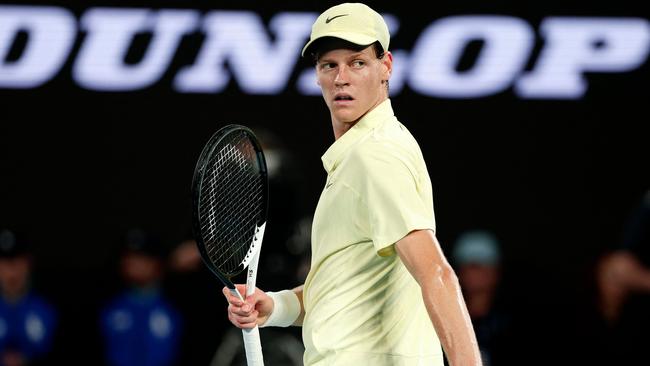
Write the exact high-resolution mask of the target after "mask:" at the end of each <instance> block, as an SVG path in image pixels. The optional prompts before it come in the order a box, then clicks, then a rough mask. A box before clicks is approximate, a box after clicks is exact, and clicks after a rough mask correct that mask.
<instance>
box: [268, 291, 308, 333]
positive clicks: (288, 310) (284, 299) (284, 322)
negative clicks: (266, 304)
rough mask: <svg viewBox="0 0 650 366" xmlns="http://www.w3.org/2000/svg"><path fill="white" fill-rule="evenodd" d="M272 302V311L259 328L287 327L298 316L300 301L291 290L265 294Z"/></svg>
mask: <svg viewBox="0 0 650 366" xmlns="http://www.w3.org/2000/svg"><path fill="white" fill-rule="evenodd" d="M266 295H267V296H268V297H270V298H271V299H272V300H273V311H272V312H271V314H270V315H269V317H268V319H266V322H264V324H262V325H261V326H260V327H262V328H264V327H288V326H290V325H292V324H293V323H294V322H295V321H296V319H298V317H299V316H300V312H301V310H300V300H298V296H297V295H296V294H295V293H294V292H293V291H291V290H282V291H278V292H271V291H268V292H266Z"/></svg>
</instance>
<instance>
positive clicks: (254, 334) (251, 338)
mask: <svg viewBox="0 0 650 366" xmlns="http://www.w3.org/2000/svg"><path fill="white" fill-rule="evenodd" d="M242 333H243V335H244V348H245V349H246V362H247V364H248V366H264V358H263V357H262V342H260V329H259V328H258V327H255V328H253V329H242Z"/></svg>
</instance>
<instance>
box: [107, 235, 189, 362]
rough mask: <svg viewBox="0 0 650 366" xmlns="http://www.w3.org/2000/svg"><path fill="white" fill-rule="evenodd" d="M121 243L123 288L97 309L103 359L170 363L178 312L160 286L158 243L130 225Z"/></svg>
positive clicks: (176, 344)
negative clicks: (130, 227) (102, 341)
mask: <svg viewBox="0 0 650 366" xmlns="http://www.w3.org/2000/svg"><path fill="white" fill-rule="evenodd" d="M124 244H125V245H124V249H123V251H122V253H121V256H120V267H119V268H120V273H121V275H122V278H123V279H124V282H125V285H126V286H127V288H126V290H124V291H123V292H122V293H121V294H119V295H117V296H115V297H114V298H113V299H112V300H111V301H110V302H109V303H108V304H107V305H106V306H105V308H104V309H103V311H102V312H101V330H102V334H103V337H104V345H105V356H106V364H108V365H111V366H165V365H172V364H174V362H176V360H177V354H178V348H179V343H180V339H181V317H180V314H179V313H178V312H177V310H176V309H175V307H174V306H173V305H172V304H171V302H170V301H169V300H168V298H167V297H166V295H165V294H164V293H163V291H162V286H161V281H162V279H163V273H164V269H165V266H164V263H165V251H164V250H163V247H162V243H161V242H160V241H159V240H158V238H156V237H154V236H152V235H150V234H148V233H146V232H144V231H142V230H140V229H133V230H130V231H129V232H128V233H127V235H126V238H125V243H124Z"/></svg>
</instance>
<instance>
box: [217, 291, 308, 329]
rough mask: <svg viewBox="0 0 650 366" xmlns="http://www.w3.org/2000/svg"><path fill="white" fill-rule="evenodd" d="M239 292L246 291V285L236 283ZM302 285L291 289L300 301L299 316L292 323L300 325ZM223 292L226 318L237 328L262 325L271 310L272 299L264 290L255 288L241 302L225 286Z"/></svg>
mask: <svg viewBox="0 0 650 366" xmlns="http://www.w3.org/2000/svg"><path fill="white" fill-rule="evenodd" d="M236 286H237V290H238V291H239V292H240V293H242V294H243V293H245V292H246V285H236ZM302 289H303V286H302V285H301V286H298V287H296V288H294V289H292V291H293V293H295V294H296V296H297V297H298V300H299V301H300V316H298V319H296V321H295V322H294V323H293V325H297V326H301V325H302V321H303V319H304V318H305V307H304V305H303V302H302ZM223 294H224V295H225V296H226V300H228V319H229V320H230V322H231V323H232V324H233V325H235V326H236V327H238V328H253V327H255V325H258V326H261V325H264V323H265V322H266V320H267V319H268V318H269V316H270V315H271V313H272V312H273V306H274V304H273V299H272V298H270V297H269V296H268V295H267V294H266V293H265V292H264V291H262V290H260V289H258V288H256V289H255V292H254V293H253V294H252V295H250V296H248V297H247V298H246V303H243V302H242V301H241V300H239V298H237V297H236V296H234V295H233V294H232V293H230V290H228V288H227V287H224V288H223Z"/></svg>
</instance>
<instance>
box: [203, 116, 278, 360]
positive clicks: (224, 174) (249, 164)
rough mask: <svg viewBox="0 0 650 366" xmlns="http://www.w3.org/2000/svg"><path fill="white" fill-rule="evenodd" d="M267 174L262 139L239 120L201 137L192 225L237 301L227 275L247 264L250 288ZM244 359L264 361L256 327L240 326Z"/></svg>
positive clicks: (208, 262) (211, 266) (205, 256)
mask: <svg viewBox="0 0 650 366" xmlns="http://www.w3.org/2000/svg"><path fill="white" fill-rule="evenodd" d="M267 206H268V176H267V170H266V161H265V160H264V153H263V152H262V148H261V145H260V143H259V141H258V140H257V138H256V137H255V135H254V134H253V132H252V131H251V130H250V129H249V128H247V127H245V126H240V125H228V126H226V127H223V128H221V129H220V130H218V131H217V132H216V133H215V134H214V135H213V136H212V137H211V138H210V140H208V142H207V143H206V145H205V147H204V148H203V151H202V152H201V155H200V157H199V160H198V162H197V164H196V168H195V170H194V178H193V180H192V211H193V217H192V226H193V231H194V236H195V239H196V243H197V245H198V247H199V251H200V252H201V258H202V259H203V262H204V263H205V265H206V266H207V267H208V268H209V269H210V270H211V271H212V272H213V273H214V274H215V275H216V276H217V278H219V279H220V280H221V282H223V284H224V285H225V286H227V287H228V288H229V289H230V291H231V292H232V293H233V294H234V295H235V296H238V297H239V298H240V299H241V300H242V301H243V300H244V298H242V295H241V294H240V293H239V291H237V289H236V288H235V285H234V284H233V282H232V280H231V279H232V277H234V276H236V275H237V274H239V273H241V272H243V271H244V269H246V268H247V267H248V275H247V279H246V296H250V295H251V294H253V293H254V292H255V281H256V278H257V263H258V260H259V253H260V248H261V247H262V238H263V237H264V229H265V227H266V213H267ZM242 331H243V335H244V347H245V349H246V360H247V362H248V365H251V366H261V365H264V360H263V357H262V345H261V342H260V335H259V329H258V328H257V327H255V328H253V329H243V330H242Z"/></svg>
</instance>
